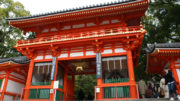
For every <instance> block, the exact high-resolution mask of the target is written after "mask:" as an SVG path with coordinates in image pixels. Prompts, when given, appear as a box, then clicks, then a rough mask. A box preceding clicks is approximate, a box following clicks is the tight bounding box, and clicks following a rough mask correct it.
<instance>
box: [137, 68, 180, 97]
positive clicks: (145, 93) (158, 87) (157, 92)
mask: <svg viewBox="0 0 180 101" xmlns="http://www.w3.org/2000/svg"><path fill="white" fill-rule="evenodd" d="M164 72H165V73H164V75H163V76H162V78H161V80H160V81H159V82H157V81H156V79H155V77H153V78H152V79H151V80H150V81H147V84H146V82H145V81H144V80H143V79H141V80H140V81H139V82H138V88H139V93H140V97H141V98H166V99H170V100H175V99H178V100H180V96H179V95H178V93H177V92H176V90H177V88H176V82H175V80H174V77H173V74H172V72H171V71H170V70H169V69H168V68H164Z"/></svg>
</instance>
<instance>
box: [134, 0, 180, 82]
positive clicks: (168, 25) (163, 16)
mask: <svg viewBox="0 0 180 101" xmlns="http://www.w3.org/2000/svg"><path fill="white" fill-rule="evenodd" d="M179 18H180V1H179V0H151V2H150V5H149V7H148V10H147V11H146V17H144V18H143V19H142V23H143V25H144V26H145V29H146V31H147V33H146V34H145V36H144V40H143V44H142V49H141V54H140V57H139V66H138V67H137V68H135V76H136V80H139V79H140V78H142V77H141V76H142V75H143V78H144V79H150V78H151V75H147V74H146V73H145V72H144V71H145V68H146V52H145V50H144V48H146V46H147V43H167V42H179V41H180V19H179Z"/></svg>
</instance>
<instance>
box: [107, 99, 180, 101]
mask: <svg viewBox="0 0 180 101" xmlns="http://www.w3.org/2000/svg"><path fill="white" fill-rule="evenodd" d="M105 101H108V100H105ZM109 101H110V100H109ZM111 101H112V100H111ZM113 101H119V100H113ZM120 101H170V100H169V99H156V98H149V99H137V100H120ZM174 101H180V100H174Z"/></svg>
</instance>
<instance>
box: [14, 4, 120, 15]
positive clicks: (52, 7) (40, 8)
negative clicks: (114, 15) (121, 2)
mask: <svg viewBox="0 0 180 101" xmlns="http://www.w3.org/2000/svg"><path fill="white" fill-rule="evenodd" d="M14 1H19V2H21V3H22V4H23V5H24V7H25V9H26V10H28V11H30V13H31V14H32V15H35V14H42V13H48V12H53V11H59V10H63V9H68V8H76V7H82V6H86V5H93V4H100V3H105V2H106V3H107V2H111V1H118V0H14Z"/></svg>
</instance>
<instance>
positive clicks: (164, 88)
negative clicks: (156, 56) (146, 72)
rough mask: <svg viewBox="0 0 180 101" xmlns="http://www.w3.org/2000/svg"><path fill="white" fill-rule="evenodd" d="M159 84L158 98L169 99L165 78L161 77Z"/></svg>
mask: <svg viewBox="0 0 180 101" xmlns="http://www.w3.org/2000/svg"><path fill="white" fill-rule="evenodd" d="M159 84H160V87H159V89H158V92H159V97H160V98H169V89H168V86H167V85H165V78H163V77H162V78H161V80H160V83H159ZM163 93H164V94H163Z"/></svg>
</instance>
